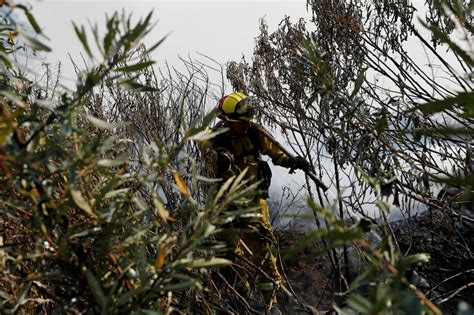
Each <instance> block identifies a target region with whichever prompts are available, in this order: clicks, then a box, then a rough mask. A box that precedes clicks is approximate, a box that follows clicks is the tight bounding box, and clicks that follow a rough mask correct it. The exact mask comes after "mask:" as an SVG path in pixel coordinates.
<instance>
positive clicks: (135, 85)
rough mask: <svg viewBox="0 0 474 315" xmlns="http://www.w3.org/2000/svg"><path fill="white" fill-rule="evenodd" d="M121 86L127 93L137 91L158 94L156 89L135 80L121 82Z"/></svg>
mask: <svg viewBox="0 0 474 315" xmlns="http://www.w3.org/2000/svg"><path fill="white" fill-rule="evenodd" d="M119 84H120V85H121V86H122V87H123V88H124V89H125V90H127V91H137V92H156V91H157V89H156V88H154V87H152V86H149V85H143V84H141V83H139V82H137V81H135V80H133V79H131V80H126V81H121V82H119Z"/></svg>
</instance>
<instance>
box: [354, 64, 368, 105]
mask: <svg viewBox="0 0 474 315" xmlns="http://www.w3.org/2000/svg"><path fill="white" fill-rule="evenodd" d="M367 69H368V68H367V67H364V68H362V70H361V71H360V72H359V74H358V75H357V79H356V80H355V83H354V90H353V91H352V93H351V98H353V97H354V96H356V95H357V93H358V92H359V90H360V88H361V87H362V84H363V83H364V80H365V72H366V71H367Z"/></svg>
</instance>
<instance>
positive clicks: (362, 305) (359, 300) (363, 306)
mask: <svg viewBox="0 0 474 315" xmlns="http://www.w3.org/2000/svg"><path fill="white" fill-rule="evenodd" d="M347 304H348V305H349V306H350V307H352V308H353V309H355V310H357V311H359V312H361V313H362V314H370V309H371V305H372V303H371V302H370V301H369V300H368V299H366V298H365V297H363V296H361V295H359V294H352V295H351V297H350V298H349V300H348V301H347Z"/></svg>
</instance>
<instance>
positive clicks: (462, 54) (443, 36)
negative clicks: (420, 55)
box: [420, 19, 474, 67]
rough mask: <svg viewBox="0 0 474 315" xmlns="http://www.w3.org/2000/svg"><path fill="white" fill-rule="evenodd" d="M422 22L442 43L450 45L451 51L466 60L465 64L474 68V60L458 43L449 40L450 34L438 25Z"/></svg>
mask: <svg viewBox="0 0 474 315" xmlns="http://www.w3.org/2000/svg"><path fill="white" fill-rule="evenodd" d="M420 22H421V23H422V24H423V26H425V27H426V28H428V29H429V30H430V31H431V32H432V33H433V35H434V36H435V37H436V38H437V39H438V40H439V41H441V42H442V43H445V44H448V46H449V48H451V50H452V51H453V52H454V53H455V54H456V55H458V56H459V57H461V58H462V59H463V60H464V62H466V64H467V65H469V66H470V67H474V59H473V58H472V57H471V56H470V55H469V54H468V53H467V51H465V50H464V49H462V48H461V47H459V46H458V45H457V44H456V43H454V42H453V41H452V40H451V39H450V38H449V36H448V34H446V33H445V32H443V31H442V30H440V29H439V28H438V27H437V26H436V25H428V24H426V23H424V22H423V21H422V20H421V19H420Z"/></svg>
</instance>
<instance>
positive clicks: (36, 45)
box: [20, 31, 51, 52]
mask: <svg viewBox="0 0 474 315" xmlns="http://www.w3.org/2000/svg"><path fill="white" fill-rule="evenodd" d="M20 36H21V37H22V38H23V40H24V41H25V43H26V44H27V45H28V46H30V47H31V48H33V49H35V50H42V51H46V52H50V51H51V48H49V47H48V46H46V45H45V44H43V43H42V42H40V41H39V40H37V39H36V38H34V37H31V36H30V35H28V34H26V33H25V32H23V31H21V32H20Z"/></svg>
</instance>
